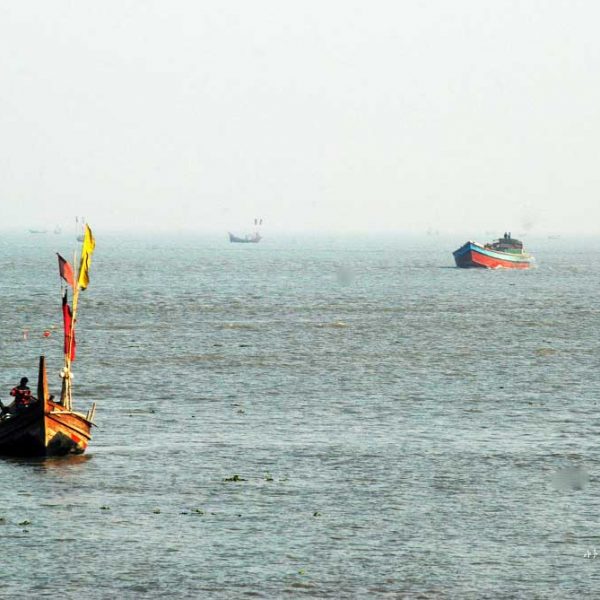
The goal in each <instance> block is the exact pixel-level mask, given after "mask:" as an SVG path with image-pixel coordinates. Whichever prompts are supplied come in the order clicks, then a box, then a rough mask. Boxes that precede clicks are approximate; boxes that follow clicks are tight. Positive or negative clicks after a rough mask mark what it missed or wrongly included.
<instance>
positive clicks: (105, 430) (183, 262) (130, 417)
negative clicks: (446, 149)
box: [0, 232, 600, 599]
mask: <svg viewBox="0 0 600 600" xmlns="http://www.w3.org/2000/svg"><path fill="white" fill-rule="evenodd" d="M96 237H97V251H96V254H95V256H94V262H93V266H92V272H91V284H90V287H89V289H88V290H87V291H86V292H84V293H83V294H82V297H81V302H80V318H79V324H78V326H79V329H78V358H77V361H76V364H75V369H74V370H75V377H76V379H75V396H76V402H75V403H76V408H80V409H81V410H87V408H88V406H89V405H90V403H91V402H92V401H95V402H97V404H98V411H97V415H96V421H97V424H98V428H97V429H95V430H94V438H93V440H92V444H91V446H90V448H89V451H88V453H86V455H85V456H83V457H76V458H72V459H54V460H14V459H13V460H2V461H0V481H1V489H2V507H1V508H0V517H1V518H2V520H0V534H1V535H2V543H3V548H2V558H3V560H2V569H1V573H0V597H2V598H34V597H35V598H46V597H47V598H55V597H62V598H86V597H87V598H92V599H95V598H169V597H171V598H244V597H259V598H260V597H264V598H286V597H290V598H294V597H311V598H519V597H521V598H533V597H536V598H557V599H558V598H568V597H573V598H579V597H594V596H597V594H598V590H600V523H599V520H600V519H599V516H598V514H599V510H598V508H599V493H598V482H599V472H598V470H599V460H600V451H599V448H598V441H599V425H600V419H599V418H598V409H599V407H598V400H599V398H600V389H599V388H600V386H599V381H600V376H599V368H600V348H599V346H600V326H599V324H600V302H599V299H598V289H599V283H600V260H599V258H600V241H598V240H593V239H588V240H567V239H560V240H549V239H542V238H540V239H537V240H536V239H533V238H532V239H531V240H527V243H528V245H529V248H530V250H531V251H532V252H533V253H534V254H535V255H536V257H537V268H536V269H533V270H530V271H526V272H512V271H479V270H461V269H456V268H454V267H453V260H452V256H451V251H452V250H453V249H455V248H456V247H458V246H459V245H460V244H462V243H463V242H464V241H465V240H464V239H445V238H442V237H436V236H430V237H424V238H421V239H419V238H407V237H403V236H383V237H376V236H373V237H364V236H363V237H360V236H356V237H351V236H337V237H329V236H324V235H323V236H318V237H316V236H315V237H309V236H304V237H301V236H291V237H288V238H285V237H271V238H269V236H266V239H265V240H264V241H263V242H261V243H260V244H258V245H253V244H249V245H238V244H229V243H228V242H227V241H226V240H225V237H224V236H223V237H218V236H215V237H208V236H204V237H203V236H197V237H194V236H191V235H187V236H173V237H169V236H159V237H154V238H152V237H147V238H144V237H132V238H127V237H125V236H116V235H103V234H102V232H97V236H96ZM56 250H58V251H61V252H62V253H64V254H65V255H66V256H67V255H68V253H69V252H70V251H72V245H71V242H70V239H69V237H68V236H66V235H62V236H54V235H51V234H50V235H45V236H43V235H37V236H36V235H26V236H25V237H24V236H14V235H13V236H11V235H4V236H3V237H2V239H1V240H0V267H1V270H0V273H1V275H0V295H1V298H2V302H1V303H0V314H1V317H2V318H1V320H0V349H1V353H0V383H1V386H2V387H1V388H0V391H1V396H2V399H4V400H5V401H6V400H8V392H9V390H10V388H11V387H12V386H13V385H14V384H15V383H16V382H17V381H18V379H19V378H20V377H21V376H23V375H28V376H29V377H30V378H35V376H36V374H35V366H36V364H37V357H38V355H39V354H40V353H44V354H46V356H47V359H48V361H49V368H50V376H51V381H52V383H53V385H54V390H52V391H55V390H57V388H58V383H59V378H58V375H57V373H58V370H59V369H60V366H61V365H60V362H61V355H60V352H61V336H60V293H59V285H58V276H57V268H56V264H55V263H56V258H55V255H54V252H55V251H56ZM53 328H56V329H53ZM24 329H28V330H29V339H28V340H23V330H24ZM45 329H49V330H50V331H53V335H51V336H50V337H49V338H47V339H44V338H43V337H42V332H43V331H44V330H45ZM595 553H597V554H598V556H597V558H595V556H594V555H595ZM586 556H587V557H586Z"/></svg>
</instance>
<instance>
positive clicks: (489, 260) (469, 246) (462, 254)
mask: <svg viewBox="0 0 600 600" xmlns="http://www.w3.org/2000/svg"><path fill="white" fill-rule="evenodd" d="M452 254H453V255H454V260H455V262H456V266H457V267H461V268H465V269H468V268H472V267H479V268H485V269H529V268H530V267H531V266H532V265H533V264H534V260H535V259H534V258H533V256H531V255H530V254H527V252H525V251H524V250H523V242H522V241H520V240H517V239H515V238H513V237H512V236H511V234H510V233H505V234H504V237H501V238H500V239H498V240H496V241H495V242H491V243H488V244H478V243H477V242H472V241H468V242H466V243H465V244H463V245H462V246H461V247H460V248H459V249H458V250H455V251H454V252H453V253H452Z"/></svg>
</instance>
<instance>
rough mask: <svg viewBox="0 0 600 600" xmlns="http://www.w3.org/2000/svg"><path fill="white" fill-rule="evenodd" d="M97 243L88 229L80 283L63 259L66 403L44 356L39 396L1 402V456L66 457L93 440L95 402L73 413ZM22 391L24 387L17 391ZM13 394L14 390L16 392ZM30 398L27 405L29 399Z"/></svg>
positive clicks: (80, 449) (39, 373) (41, 357)
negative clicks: (81, 321)
mask: <svg viewBox="0 0 600 600" xmlns="http://www.w3.org/2000/svg"><path fill="white" fill-rule="evenodd" d="M94 246H95V241H94V238H93V236H92V232H91V230H90V228H89V227H88V226H87V225H86V231H85V239H84V242H83V247H82V252H81V261H80V265H79V273H78V277H77V280H75V277H74V273H73V268H72V266H71V265H70V264H69V263H68V262H67V261H66V260H65V259H64V258H62V257H61V256H60V255H59V256H58V264H59V272H60V276H61V278H62V279H63V280H64V281H65V282H66V284H67V285H66V286H64V290H63V301H62V312H63V321H64V329H65V331H64V347H63V350H64V366H63V369H62V371H61V372H60V375H61V378H62V388H61V394H60V400H58V401H56V400H55V399H54V396H52V395H51V394H50V393H49V390H48V379H47V374H46V359H45V357H44V356H40V360H39V369H38V382H37V397H32V396H30V395H29V391H28V392H27V394H28V395H27V396H25V397H24V398H21V401H20V402H19V401H18V394H17V397H16V398H15V402H13V404H12V405H11V406H4V405H3V404H2V403H1V402H0V408H1V409H2V414H1V416H0V454H2V455H10V456H60V455H66V454H81V453H83V452H85V449H86V448H87V446H88V444H89V442H90V440H91V428H92V425H93V424H94V423H93V420H94V413H95V411H96V404H95V403H93V404H92V406H91V408H90V409H89V410H88V412H87V413H86V414H82V413H79V412H76V411H74V410H73V402H72V373H71V364H72V362H73V361H74V360H75V322H76V317H77V303H78V299H79V292H80V291H82V290H84V289H86V288H87V285H88V283H89V279H88V272H89V266H90V262H91V255H92V252H93V250H94ZM68 286H70V287H71V288H72V289H73V309H72V310H71V308H70V307H69V304H68V298H67V290H68ZM15 390H16V391H17V392H18V390H19V388H15ZM15 390H13V391H15ZM25 398H26V401H25Z"/></svg>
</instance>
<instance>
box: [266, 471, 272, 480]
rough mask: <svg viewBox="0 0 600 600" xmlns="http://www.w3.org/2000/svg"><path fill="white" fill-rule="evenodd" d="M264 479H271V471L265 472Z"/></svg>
mask: <svg viewBox="0 0 600 600" xmlns="http://www.w3.org/2000/svg"><path fill="white" fill-rule="evenodd" d="M265 481H273V476H272V475H271V473H265Z"/></svg>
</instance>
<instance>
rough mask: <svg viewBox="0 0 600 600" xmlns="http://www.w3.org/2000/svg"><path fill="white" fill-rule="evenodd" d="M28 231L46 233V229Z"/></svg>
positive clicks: (30, 231)
mask: <svg viewBox="0 0 600 600" xmlns="http://www.w3.org/2000/svg"><path fill="white" fill-rule="evenodd" d="M29 233H48V230H47V229H30V230H29Z"/></svg>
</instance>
